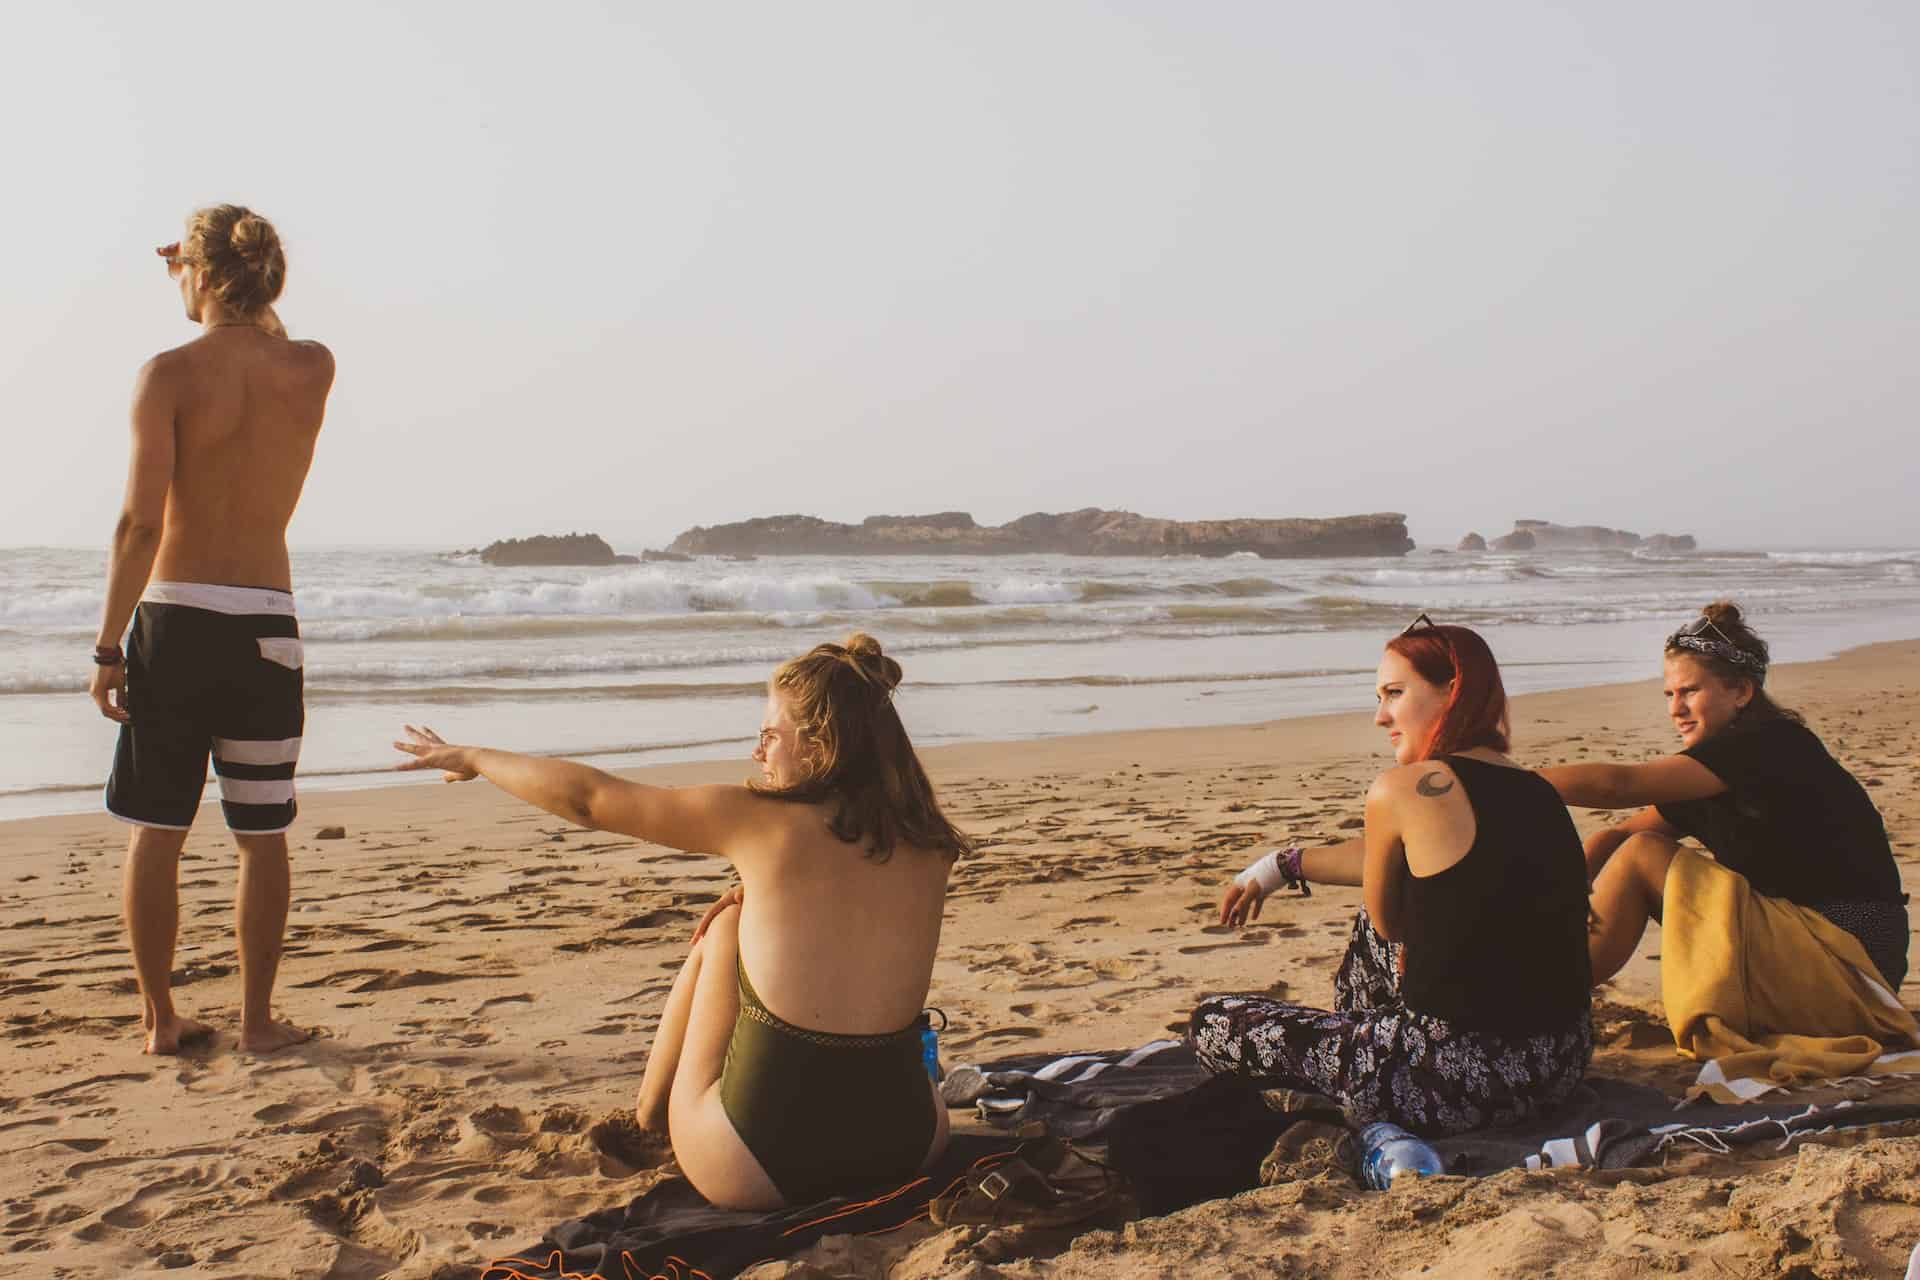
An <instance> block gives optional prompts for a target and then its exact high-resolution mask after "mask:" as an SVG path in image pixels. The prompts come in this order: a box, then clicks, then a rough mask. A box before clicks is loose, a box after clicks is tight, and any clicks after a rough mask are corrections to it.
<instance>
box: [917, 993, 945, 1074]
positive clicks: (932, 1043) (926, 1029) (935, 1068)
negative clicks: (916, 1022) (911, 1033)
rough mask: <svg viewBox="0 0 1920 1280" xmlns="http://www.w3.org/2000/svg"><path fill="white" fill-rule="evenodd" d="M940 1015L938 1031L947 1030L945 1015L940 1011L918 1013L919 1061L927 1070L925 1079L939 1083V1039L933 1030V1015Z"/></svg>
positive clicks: (930, 1010) (940, 1072) (924, 1010)
mask: <svg viewBox="0 0 1920 1280" xmlns="http://www.w3.org/2000/svg"><path fill="white" fill-rule="evenodd" d="M936 1013H937V1014H939V1015H940V1030H941V1031H945V1030H946V1029H947V1015H946V1013H945V1011H944V1010H940V1009H922V1010H921V1011H920V1061H921V1063H922V1064H924V1065H925V1067H926V1068H927V1079H929V1080H931V1081H933V1082H934V1083H935V1084H939V1083H940V1077H941V1075H942V1074H944V1073H943V1072H942V1071H941V1070H940V1037H939V1036H938V1035H937V1034H935V1032H934V1029H933V1015H934V1014H936Z"/></svg>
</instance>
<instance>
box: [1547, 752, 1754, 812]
mask: <svg viewBox="0 0 1920 1280" xmlns="http://www.w3.org/2000/svg"><path fill="white" fill-rule="evenodd" d="M1539 773H1540V776H1541V777H1543V778H1545V779H1546V780H1547V781H1548V782H1549V783H1551V784H1552V786H1553V789H1554V790H1555V791H1558V792H1559V793H1560V799H1561V801H1562V802H1563V803H1565V804H1567V805H1569V806H1577V807H1579V808H1582V809H1632V808H1635V807H1637V806H1640V805H1649V804H1675V803H1678V802H1679V801H1682V800H1704V799H1706V798H1707V797H1708V796H1717V795H1719V794H1720V793H1721V792H1723V791H1725V790H1726V789H1727V784H1726V783H1724V782H1722V781H1720V779H1719V777H1718V776H1717V775H1716V774H1715V773H1714V772H1713V770H1711V769H1709V768H1707V766H1705V765H1703V764H1701V763H1700V762H1699V761H1698V760H1695V759H1694V758H1693V757H1692V756H1666V757H1664V758H1662V759H1659V760H1655V761H1653V762H1651V763H1649V764H1562V765H1555V766H1553V767H1552V768H1550V769H1542V770H1540V771H1539Z"/></svg>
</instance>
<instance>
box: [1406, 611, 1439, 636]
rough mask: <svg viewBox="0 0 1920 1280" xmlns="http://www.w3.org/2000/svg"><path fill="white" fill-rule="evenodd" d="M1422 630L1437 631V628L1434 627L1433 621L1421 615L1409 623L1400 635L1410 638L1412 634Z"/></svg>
mask: <svg viewBox="0 0 1920 1280" xmlns="http://www.w3.org/2000/svg"><path fill="white" fill-rule="evenodd" d="M1423 629H1424V630H1427V631H1437V630H1439V628H1438V627H1437V626H1435V625H1434V621H1433V619H1432V618H1429V617H1428V616H1427V615H1426V614H1424V613H1423V614H1421V615H1420V616H1419V617H1417V618H1415V619H1414V620H1413V621H1412V622H1409V623H1408V624H1407V625H1406V626H1405V627H1404V628H1402V630H1401V632H1400V634H1401V635H1403V636H1410V635H1412V634H1413V633H1414V632H1416V631H1420V630H1423Z"/></svg>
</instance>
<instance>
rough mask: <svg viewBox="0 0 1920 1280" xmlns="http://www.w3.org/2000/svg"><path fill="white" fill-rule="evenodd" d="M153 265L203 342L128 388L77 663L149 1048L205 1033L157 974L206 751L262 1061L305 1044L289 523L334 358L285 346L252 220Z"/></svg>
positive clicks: (276, 274)
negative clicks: (105, 758)
mask: <svg viewBox="0 0 1920 1280" xmlns="http://www.w3.org/2000/svg"><path fill="white" fill-rule="evenodd" d="M159 253H160V256H161V257H162V258H164V259H165V260H166V263H167V274H169V275H171V276H173V277H174V278H175V279H176V281H177V282H178V284H179V288H180V299H181V301H182V302H183V303H184V304H185V305H186V312H187V319H189V320H191V321H193V322H194V323H196V324H198V325H199V326H200V328H201V334H200V336H199V337H197V338H195V339H194V340H193V341H192V342H189V343H187V344H186V345H185V346H181V347H175V348H174V349H173V350H171V351H166V352H162V353H161V354H160V355H157V356H155V357H154V358H153V359H151V360H149V361H148V362H147V363H146V366H145V367H144V368H142V369H141V370H140V375H139V379H138V381H137V383H136V385H135V388H134V396H133V460H132V464H131V467H130V468H129V473H128V476H127V495H126V502H125V505H124V508H123V510H122V511H121V514H120V521H119V524H118V525H117V526H116V527H115V528H114V531H113V546H112V550H111V554H110V558H109V561H108V569H107V601H106V608H105V610H104V612H103V615H102V617H101V620H100V635H99V637H98V639H97V641H96V647H95V649H94V655H93V660H94V663H95V667H94V675H93V681H92V686H91V692H92V694H93V700H94V702H95V704H96V705H98V706H99V708H100V713H101V714H102V715H104V716H106V717H107V718H108V719H109V720H115V721H118V722H119V724H120V741H119V744H118V746H117V747H116V748H115V751H114V756H113V773H112V775H111V776H110V777H109V778H108V780H107V793H106V805H107V811H108V812H109V813H112V814H113V815H114V816H115V817H117V818H120V819H121V820H122V821H125V822H128V823H131V824H132V825H133V827H134V831H133V835H132V838H131V840H130V841H129V842H128V845H127V865H126V875H125V893H126V914H127V933H128V936H129V938H130V940H131V942H132V944H133V963H134V968H135V970H136V971H137V972H138V974H139V978H140V991H141V994H142V996H143V997H144V998H145V1001H146V1030H147V1052H148V1053H175V1052H178V1050H179V1048H180V1045H181V1043H182V1041H184V1040H187V1039H190V1038H193V1037H197V1036H205V1035H210V1034H211V1028H209V1027H208V1026H206V1025H205V1024H204V1023H201V1022H197V1021H195V1020H194V1019H192V1018H187V1017H183V1016H181V1015H180V1014H179V1013H177V1012H176V1011H175V1010H174V1007H173V995H172V990H171V974H172V970H173V949H174V938H175V935H176V933H177V931H178V928H179V887H178V874H179V865H180V850H181V847H182V846H183V845H185V844H186V840H187V831H188V829H189V828H190V827H191V826H192V825H193V818H194V813H195V811H196V810H197V809H198V808H199V807H200V797H201V793H202V791H203V790H204V789H205V787H206V777H207V757H208V755H209V754H211V755H212V757H213V767H214V772H215V773H217V774H218V775H219V778H220V798H221V807H222V809H224V810H225V813H226V819H227V826H228V827H229V828H230V829H231V830H232V832H233V838H234V841H235V843H237V844H238V845H239V846H240V877H239V879H240V883H239V892H238V894H237V895H236V902H235V928H234V932H235V935H236V937H237V940H238V943H239V951H240V980H241V1004H240V1047H241V1048H243V1049H246V1050H249V1051H252V1052H256V1053H262V1052H271V1051H272V1050H275V1049H280V1048H284V1047H285V1046H287V1045H289V1044H295V1043H297V1042H299V1041H301V1040H304V1039H306V1033H305V1032H303V1031H301V1030H299V1029H297V1028H295V1027H293V1026H291V1025H289V1024H287V1023H285V1022H276V1021H274V1019H273V1015H272V999H273V980H274V974H275V972H276V971H277V970H278V968H279V964H280V949H281V944H282V940H283V936H284V934H285V931H286V923H287V903H288V896H289V882H288V871H287V837H286V831H287V828H288V827H289V826H291V825H292V823H293V815H294V798H293V771H294V765H295V763H296V761H297V760H298V759H299V755H300V735H301V731H302V728H303V726H304V723H305V712H304V709H303V705H302V682H301V671H300V668H301V663H302V658H301V648H300V627H299V623H298V622H297V620H296V619H295V616H294V611H293V594H292V573H291V570H290V568H289V565H288V560H287V542H286V530H287V522H288V521H289V520H291V519H292V518H293V509H294V506H295V504H297V503H298V502H299V500H300V488H301V486H302V485H303V484H304V483H305V482H306V478H307V468H308V466H309V465H310V464H311V463H312V461H313V443H314V438H315V437H316V436H317V435H318V434H319V432H320V421H321V418H322V417H323V416H324V414H325V412H326V404H327V392H328V390H329V389H330V388H331V387H332V385H333V355H332V353H330V352H329V351H328V350H327V349H326V348H325V347H323V346H321V345H320V344H319V343H317V342H291V341H288V339H287V336H286V331H285V330H284V329H283V328H282V327H281V325H280V321H279V318H278V317H277V316H276V315H275V314H274V310H273V303H274V301H275V299H277V298H278V297H279V296H280V289H281V286H282V284H283V283H284V282H285V280H286V270H287V265H286V257H285V255H284V254H283V253H282V252H281V249H280V237H279V236H278V235H277V234H276V233H275V232H274V229H273V227H272V225H271V224H270V223H268V222H267V220H266V219H265V218H262V217H260V216H259V215H258V214H256V213H253V212H251V211H250V210H247V209H243V208H239V207H237V206H234V205H224V204H223V205H216V206H214V207H213V208H210V209H202V210H200V211H199V212H198V213H196V214H194V215H193V216H192V217H191V218H190V219H188V221H187V234H186V237H185V239H183V240H181V241H180V242H178V243H176V244H170V245H167V246H165V247H164V248H162V249H160V250H159ZM150 579H151V580H150ZM136 602H138V606H139V607H138V609H136V608H135V604H136ZM129 619H131V621H132V624H133V630H132V634H131V635H129V636H127V648H126V651H125V652H124V654H123V653H122V651H121V648H120V642H121V637H122V636H123V635H125V634H126V632H127V625H128V621H129Z"/></svg>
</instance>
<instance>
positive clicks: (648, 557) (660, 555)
mask: <svg viewBox="0 0 1920 1280" xmlns="http://www.w3.org/2000/svg"><path fill="white" fill-rule="evenodd" d="M691 559H693V557H692V556H688V555H682V554H680V553H679V552H678V551H655V550H654V549H653V548H652V547H647V548H645V549H644V550H642V551H641V552H640V563H641V564H654V563H656V562H665V563H668V564H685V563H686V562H687V561H689V560H691Z"/></svg>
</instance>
